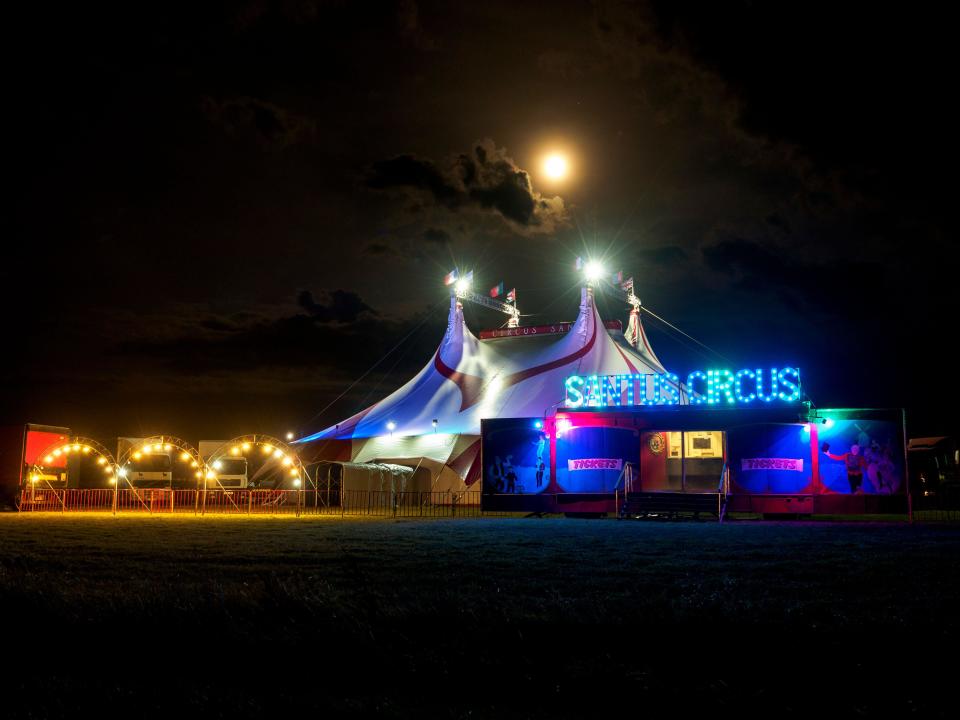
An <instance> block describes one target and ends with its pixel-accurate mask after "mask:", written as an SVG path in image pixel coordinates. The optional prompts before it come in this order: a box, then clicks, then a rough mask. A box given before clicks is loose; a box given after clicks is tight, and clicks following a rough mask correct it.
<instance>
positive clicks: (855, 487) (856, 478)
mask: <svg viewBox="0 0 960 720" xmlns="http://www.w3.org/2000/svg"><path fill="white" fill-rule="evenodd" d="M821 450H823V454H824V455H826V456H827V457H828V458H830V459H831V460H839V461H841V462H843V464H844V465H845V466H846V468H847V482H848V483H850V492H851V493H862V492H863V472H864V470H865V469H866V467H867V461H866V458H864V456H863V455H861V454H860V446H859V445H856V444H854V445H851V446H850V452H847V453H843V454H842V455H833V454H832V453H831V452H830V443H824V444H823V445H822V446H821Z"/></svg>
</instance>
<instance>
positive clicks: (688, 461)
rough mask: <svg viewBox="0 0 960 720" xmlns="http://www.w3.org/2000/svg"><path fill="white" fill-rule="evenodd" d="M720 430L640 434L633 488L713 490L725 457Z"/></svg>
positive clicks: (651, 490)
mask: <svg viewBox="0 0 960 720" xmlns="http://www.w3.org/2000/svg"><path fill="white" fill-rule="evenodd" d="M726 445H727V438H726V433H725V432H723V431H722V430H682V431H681V430H652V431H647V432H643V433H641V434H640V472H639V473H638V476H637V477H634V478H633V480H632V483H631V484H632V488H630V490H631V491H633V492H686V493H715V492H717V490H718V488H719V487H720V485H721V478H722V475H723V469H724V461H725V458H726Z"/></svg>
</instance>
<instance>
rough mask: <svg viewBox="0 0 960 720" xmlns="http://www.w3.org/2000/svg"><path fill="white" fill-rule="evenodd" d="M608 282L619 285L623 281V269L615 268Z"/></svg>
mask: <svg viewBox="0 0 960 720" xmlns="http://www.w3.org/2000/svg"><path fill="white" fill-rule="evenodd" d="M610 282H611V283H613V284H614V285H619V284H620V283H622V282H623V270H617V271H616V272H615V273H614V274H613V275H612V276H611V278H610Z"/></svg>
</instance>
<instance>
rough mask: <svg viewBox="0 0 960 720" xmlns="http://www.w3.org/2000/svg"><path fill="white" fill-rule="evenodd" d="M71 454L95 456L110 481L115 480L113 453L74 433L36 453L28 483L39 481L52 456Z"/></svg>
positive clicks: (94, 441)
mask: <svg viewBox="0 0 960 720" xmlns="http://www.w3.org/2000/svg"><path fill="white" fill-rule="evenodd" d="M71 455H80V456H86V457H91V458H94V457H95V458H96V459H97V465H100V466H102V467H103V471H104V473H105V474H106V475H107V477H108V478H109V481H110V483H111V484H112V483H115V482H116V480H117V469H118V466H117V461H116V460H115V459H114V457H113V454H112V453H111V452H110V451H109V450H107V449H106V448H105V447H104V446H103V445H101V444H100V443H98V442H97V441H96V440H94V439H92V438H88V437H83V436H81V435H74V436H73V437H68V438H65V439H63V440H58V441H57V442H55V443H53V444H52V445H50V446H49V447H47V448H44V450H43V452H41V453H40V454H39V455H37V460H36V461H35V462H34V464H33V467H32V468H31V470H30V476H29V478H28V479H29V481H30V483H31V484H36V483H37V482H39V480H40V477H41V476H42V475H43V474H44V470H45V469H46V466H47V465H49V464H50V463H52V462H53V460H54V458H61V457H67V458H69V457H70V456H71Z"/></svg>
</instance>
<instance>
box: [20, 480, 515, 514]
mask: <svg viewBox="0 0 960 720" xmlns="http://www.w3.org/2000/svg"><path fill="white" fill-rule="evenodd" d="M20 511H21V512H71V513H72V512H113V513H124V514H127V513H146V514H170V513H194V514H196V515H296V516H300V515H331V516H336V515H339V516H348V515H349V516H371V517H403V518H414V517H480V516H481V515H483V514H484V513H482V512H481V510H480V491H479V490H468V491H462V492H450V491H448V492H393V491H390V490H341V489H339V488H334V489H329V488H328V489H316V490H314V489H308V490H264V489H252V488H251V489H220V488H218V489H216V490H181V489H171V488H130V487H128V488H120V489H116V490H114V489H110V488H96V489H85V488H51V487H44V488H40V487H30V488H27V489H25V490H24V491H23V492H22V493H21V497H20ZM486 514H490V515H492V514H496V515H502V514H503V513H486Z"/></svg>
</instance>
